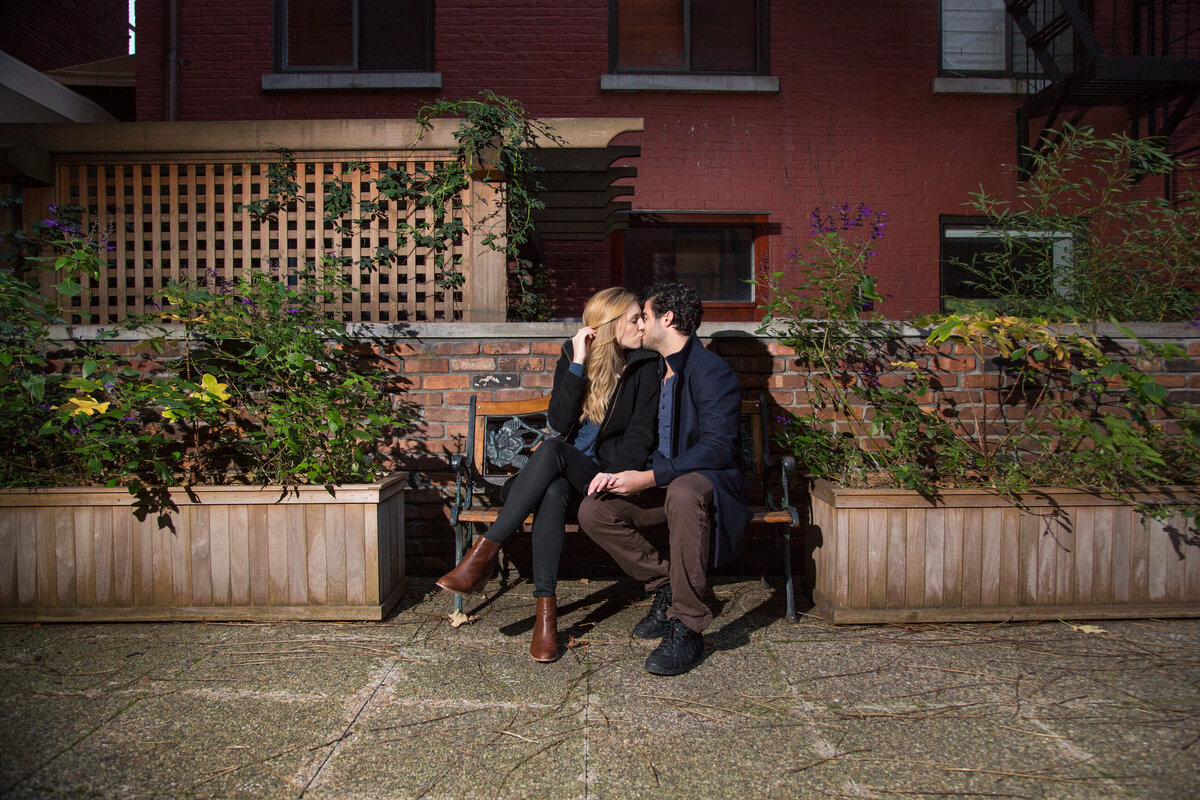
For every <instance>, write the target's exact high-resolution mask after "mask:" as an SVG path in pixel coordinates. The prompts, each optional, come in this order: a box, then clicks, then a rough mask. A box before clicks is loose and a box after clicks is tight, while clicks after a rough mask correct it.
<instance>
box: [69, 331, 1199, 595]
mask: <svg viewBox="0 0 1200 800" xmlns="http://www.w3.org/2000/svg"><path fill="white" fill-rule="evenodd" d="M578 324H579V323H577V322H574V323H572V322H548V323H520V324H518V323H495V324H456V323H434V324H423V325H421V324H417V325H410V326H405V327H400V326H387V325H364V326H359V327H358V328H357V330H358V331H359V332H360V334H361V335H362V337H363V350H364V355H370V356H374V357H377V358H380V359H381V360H382V361H383V363H384V365H385V366H386V367H387V368H388V369H389V370H391V371H393V372H395V373H396V375H397V381H396V383H397V386H398V387H400V388H401V389H402V390H403V391H402V393H398V394H397V396H396V402H397V404H407V405H409V406H411V407H412V408H413V410H414V411H415V412H416V413H417V414H418V415H419V422H418V424H417V425H416V427H415V428H414V429H413V431H412V433H411V435H410V436H409V438H407V439H404V440H403V441H398V442H392V443H389V444H390V447H391V450H392V452H393V453H394V454H395V459H396V467H397V468H398V469H405V470H409V471H411V472H412V473H413V475H414V487H415V488H413V489H411V490H410V491H409V492H408V497H407V500H406V505H407V512H406V518H407V531H406V539H407V565H408V567H407V568H408V573H409V574H410V575H438V574H441V573H442V572H443V571H444V570H445V569H447V568H448V567H449V565H450V564H451V562H452V559H453V542H454V538H453V531H452V529H451V528H450V524H449V521H448V518H447V512H446V499H447V498H448V497H452V496H453V491H454V475H453V473H452V472H451V471H450V468H449V457H450V455H452V454H453V453H457V452H460V451H461V449H462V448H463V446H464V444H463V443H464V441H465V437H466V434H467V409H468V403H469V401H470V398H471V396H472V395H473V394H474V395H479V396H480V397H481V398H483V399H497V400H499V399H509V400H512V399H525V398H530V397H535V396H538V395H542V394H544V393H546V392H548V391H550V388H551V384H552V379H553V374H554V364H555V362H556V360H557V358H558V353H559V350H560V348H561V347H562V343H563V341H564V340H566V339H567V338H569V337H570V336H571V335H572V334H573V333H574V332H575V330H577V328H578ZM1133 327H1134V330H1135V332H1136V333H1137V334H1139V335H1140V336H1143V337H1145V338H1148V339H1150V340H1152V341H1156V342H1173V343H1175V344H1177V345H1179V346H1180V347H1181V348H1183V350H1184V351H1185V352H1186V353H1187V354H1188V355H1187V356H1186V357H1183V358H1175V359H1155V360H1154V361H1152V362H1150V363H1149V364H1148V365H1147V366H1148V368H1149V369H1150V371H1151V372H1152V373H1154V374H1156V376H1157V380H1158V381H1159V382H1161V383H1162V384H1163V385H1164V386H1166V387H1167V388H1168V389H1169V390H1170V397H1171V399H1172V400H1173V401H1175V402H1190V403H1196V402H1200V329H1198V328H1195V327H1191V326H1189V325H1184V324H1169V325H1168V324H1164V325H1135V326H1133ZM73 330H74V335H76V336H88V335H91V333H92V329H89V328H75V329H73ZM1105 332H1106V331H1105V330H1104V329H1102V330H1101V334H1104V333H1105ZM1114 332H1115V331H1114ZM65 333H66V332H65V331H61V332H60V336H59V338H68V337H66V335H65ZM911 334H912V336H913V337H914V340H915V338H916V337H917V336H918V335H919V334H918V332H917V331H916V330H915V329H914V330H912V331H911ZM700 335H701V338H702V339H703V341H704V343H705V345H706V346H708V347H709V348H710V349H711V350H713V351H714V352H717V353H719V354H720V355H721V356H722V357H724V358H725V359H726V360H727V361H728V362H729V364H730V365H731V366H732V367H733V368H734V369H735V370H736V371H737V372H738V374H739V375H740V377H741V382H742V386H743V389H744V390H745V391H747V392H765V393H766V394H767V395H768V396H769V398H770V402H771V403H772V405H773V406H775V410H776V411H778V412H783V411H797V412H802V411H805V410H807V403H808V402H809V392H808V389H807V384H808V380H809V376H808V375H807V374H806V373H805V372H804V371H802V370H800V369H799V368H798V365H797V364H796V362H795V359H794V358H791V356H792V351H791V350H790V349H789V348H787V347H785V346H783V345H780V344H779V343H778V342H776V341H775V340H774V339H772V338H770V337H763V336H758V335H756V334H755V326H754V325H752V324H744V323H721V322H717V323H707V324H705V325H704V326H702V327H701V329H700ZM130 344H132V342H130ZM1110 344H1111V346H1113V347H1118V348H1121V347H1130V343H1128V342H1122V341H1120V340H1113V341H1112V342H1111V343H1110ZM929 357H930V358H935V359H937V365H938V368H939V373H940V374H939V378H940V380H941V381H942V383H943V385H945V386H947V387H961V391H963V392H976V393H977V392H980V391H986V389H985V388H983V386H982V384H984V383H986V382H987V381H986V376H984V375H982V374H981V369H980V365H979V364H978V363H975V361H976V360H975V359H974V358H973V357H971V356H969V355H965V354H963V353H962V352H960V351H956V350H955V349H954V348H952V347H949V346H947V347H944V348H942V349H941V350H940V351H939V352H938V353H931V354H930V356H929ZM148 366H151V365H149V364H146V365H145V366H144V367H143V368H146V367H148ZM991 371H992V372H994V367H993V368H992V370H991ZM771 416H772V418H774V416H775V415H774V414H772V415H771ZM799 538H800V537H794V544H793V546H794V547H795V548H796V551H797V552H796V554H795V555H796V556H797V557H799V550H800V543H799V541H798V540H799ZM765 544H766V534H764V533H763V532H761V531H752V532H751V535H750V536H749V538H748V540H747V545H746V548H745V551H744V552H743V555H742V556H741V557H740V558H739V559H737V560H736V561H735V562H734V563H733V564H731V565H730V566H729V567H728V568H727V569H728V570H729V571H731V572H734V573H740V574H754V573H756V572H759V571H760V570H761V569H763V567H764V565H765V567H766V569H767V571H768V573H771V572H773V571H774V570H775V569H776V565H777V563H778V559H777V557H776V556H777V551H775V550H774V549H770V550H768V549H766V548H765V547H764V545H765ZM527 546H528V537H523V536H517V537H515V541H513V542H512V543H511V544H510V546H509V548H508V549H509V550H511V551H512V558H513V561H514V563H515V564H516V566H517V567H518V569H520V568H521V567H522V565H523V564H524V563H527V561H528V550H527ZM606 569H607V570H610V571H611V572H610V574H615V567H614V566H612V563H611V560H610V559H608V558H607V557H606V556H605V555H604V554H603V553H602V552H601V551H600V550H598V549H597V548H595V547H594V546H593V545H592V544H591V542H590V541H588V540H587V539H586V537H584V536H582V535H580V536H575V537H571V538H570V540H569V541H568V544H567V548H566V551H565V553H564V563H563V570H562V575H563V577H571V576H579V575H583V574H593V575H594V574H598V573H603V572H604V571H605V570H606Z"/></svg>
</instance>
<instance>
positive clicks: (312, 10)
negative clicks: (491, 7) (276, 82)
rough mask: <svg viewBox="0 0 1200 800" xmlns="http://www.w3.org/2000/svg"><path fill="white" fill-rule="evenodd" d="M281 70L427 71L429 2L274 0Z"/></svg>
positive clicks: (430, 53) (430, 40) (430, 63)
mask: <svg viewBox="0 0 1200 800" xmlns="http://www.w3.org/2000/svg"><path fill="white" fill-rule="evenodd" d="M275 8H276V58H277V61H278V62H279V63H278V69H280V70H281V71H290V72H296V71H299V72H304V71H321V72H370V71H388V72H424V71H429V70H432V69H433V0H276V6H275Z"/></svg>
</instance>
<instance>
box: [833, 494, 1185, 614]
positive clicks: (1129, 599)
mask: <svg viewBox="0 0 1200 800" xmlns="http://www.w3.org/2000/svg"><path fill="white" fill-rule="evenodd" d="M1148 497H1152V498H1153V500H1155V501H1156V502H1163V503H1167V504H1169V503H1171V502H1175V503H1180V502H1189V501H1190V502H1197V501H1198V500H1200V493H1198V492H1197V490H1196V489H1194V488H1188V489H1170V490H1162V491H1160V492H1155V493H1153V494H1152V495H1148ZM1140 499H1141V498H1140V497H1139V500H1140ZM1019 505H1020V506H1021V507H1018V505H1015V504H1014V503H1012V502H1009V501H1007V500H1005V499H1004V498H1002V497H998V496H996V495H995V494H993V493H989V492H985V491H981V490H974V489H951V490H947V491H945V492H944V493H943V494H942V496H941V497H940V499H939V502H938V503H937V505H933V504H931V503H930V502H929V501H928V500H926V499H925V498H923V497H921V496H920V495H919V494H917V493H915V492H910V491H905V490H896V489H844V488H840V487H838V486H835V485H834V484H831V483H829V482H827V481H823V480H819V481H816V483H815V485H814V487H813V491H812V525H813V529H812V530H811V532H810V540H812V541H813V543H814V544H815V545H816V547H815V551H814V555H813V566H815V572H814V573H813V574H812V575H810V576H809V577H810V579H811V581H812V584H813V586H814V591H813V600H814V602H815V603H816V606H817V609H818V610H819V611H820V612H821V614H822V615H823V616H824V617H825V618H826V619H827V620H828V621H830V622H832V623H835V624H840V623H886V622H954V621H984V620H1010V619H1012V620H1034V619H1065V618H1070V619H1107V618H1138V617H1181V616H1192V617H1197V616H1200V546H1197V544H1196V537H1195V536H1194V535H1192V536H1191V537H1190V539H1191V540H1192V543H1191V544H1188V541H1187V540H1188V538H1189V537H1188V536H1187V530H1188V528H1187V520H1186V519H1185V518H1182V517H1180V518H1172V519H1170V520H1167V521H1166V522H1162V521H1158V520H1151V519H1146V520H1143V519H1142V517H1141V515H1139V514H1138V513H1137V512H1135V511H1134V510H1133V509H1132V508H1130V507H1129V506H1127V505H1124V504H1122V503H1120V502H1118V501H1116V500H1113V499H1111V498H1105V497H1098V496H1096V495H1093V494H1089V493H1087V492H1081V491H1074V490H1069V489H1046V490H1040V491H1036V492H1031V493H1030V494H1028V495H1025V496H1023V497H1022V498H1021V501H1020V504H1019Z"/></svg>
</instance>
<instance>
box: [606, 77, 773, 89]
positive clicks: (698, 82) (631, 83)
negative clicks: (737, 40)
mask: <svg viewBox="0 0 1200 800" xmlns="http://www.w3.org/2000/svg"><path fill="white" fill-rule="evenodd" d="M600 90H601V91H605V92H776V93H777V92H778V91H779V78H777V77H775V76H773V75H657V74H650V73H637V74H633V73H621V74H617V75H601V76H600Z"/></svg>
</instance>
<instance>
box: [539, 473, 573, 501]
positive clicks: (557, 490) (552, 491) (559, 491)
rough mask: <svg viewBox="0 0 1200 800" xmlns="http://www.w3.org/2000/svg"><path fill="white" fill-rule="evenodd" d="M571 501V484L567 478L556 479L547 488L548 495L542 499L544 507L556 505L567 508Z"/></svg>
mask: <svg viewBox="0 0 1200 800" xmlns="http://www.w3.org/2000/svg"><path fill="white" fill-rule="evenodd" d="M570 500H571V483H570V481H568V480H567V479H566V478H556V479H555V480H553V481H551V482H550V485H549V486H547V487H546V494H545V495H544V496H543V497H542V503H541V504H542V505H545V504H546V503H553V504H555V505H560V506H566V505H567V503H569V502H570Z"/></svg>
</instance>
